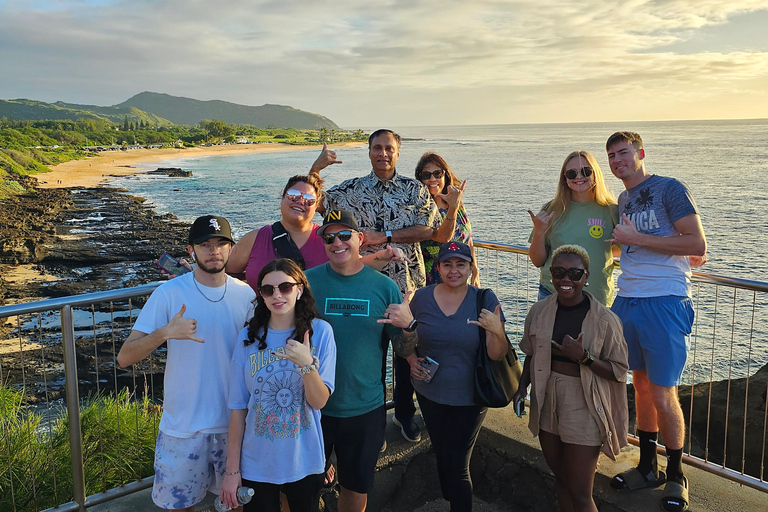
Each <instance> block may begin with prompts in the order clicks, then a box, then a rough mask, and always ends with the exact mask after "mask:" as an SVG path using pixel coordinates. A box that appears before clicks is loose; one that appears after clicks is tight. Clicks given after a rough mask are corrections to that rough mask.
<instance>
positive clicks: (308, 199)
mask: <svg viewBox="0 0 768 512" xmlns="http://www.w3.org/2000/svg"><path fill="white" fill-rule="evenodd" d="M285 197H287V198H288V200H289V201H290V202H292V203H298V202H299V201H304V204H305V205H307V206H314V204H315V203H316V202H317V198H316V197H315V196H313V195H312V194H302V193H301V192H299V191H298V190H295V189H291V190H289V191H288V192H286V193H285Z"/></svg>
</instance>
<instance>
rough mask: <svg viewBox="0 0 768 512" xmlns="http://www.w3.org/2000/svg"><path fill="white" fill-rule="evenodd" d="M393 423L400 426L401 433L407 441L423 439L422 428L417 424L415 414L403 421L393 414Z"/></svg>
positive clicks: (415, 441) (416, 441)
mask: <svg viewBox="0 0 768 512" xmlns="http://www.w3.org/2000/svg"><path fill="white" fill-rule="evenodd" d="M392 423H394V424H395V425H397V426H398V427H400V433H401V434H403V437H404V438H405V440H406V441H410V442H411V443H418V442H419V441H421V429H420V428H419V426H418V425H417V424H416V420H414V419H413V416H411V417H410V418H408V419H407V420H405V421H402V422H401V421H400V420H398V419H397V417H394V416H393V417H392Z"/></svg>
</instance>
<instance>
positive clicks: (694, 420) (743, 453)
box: [474, 241, 768, 492]
mask: <svg viewBox="0 0 768 512" xmlns="http://www.w3.org/2000/svg"><path fill="white" fill-rule="evenodd" d="M474 245H475V248H476V252H477V256H478V264H479V265H480V267H481V275H482V279H483V286H489V287H491V288H494V290H496V292H497V295H498V296H499V300H500V301H501V303H502V308H503V310H504V312H505V316H506V320H507V323H506V328H507V332H508V333H509V335H510V338H511V339H512V340H513V341H514V342H519V340H520V338H521V337H522V333H523V326H524V321H525V316H526V314H527V312H528V309H529V308H530V306H531V304H533V302H535V301H536V300H537V289H538V285H539V271H538V269H537V268H535V267H534V266H533V265H532V264H531V263H530V260H529V259H528V258H527V253H528V248H527V247H524V246H514V245H505V244H497V243H491V242H483V241H475V242H474ZM692 280H693V290H692V296H693V297H692V298H693V303H694V310H695V313H696V317H695V322H694V326H693V331H692V333H691V336H690V338H689V345H690V351H689V356H688V362H687V364H686V368H685V370H684V372H683V378H682V384H681V385H680V387H679V394H680V402H681V405H682V408H683V413H684V415H685V420H686V444H685V454H686V456H685V461H686V462H687V463H688V464H691V465H693V466H696V467H699V468H702V469H705V470H707V471H710V472H714V473H717V474H719V475H721V476H723V477H725V478H729V479H731V480H736V481H738V482H740V483H744V484H746V485H749V486H751V487H755V488H757V489H760V490H763V491H766V492H768V481H766V475H765V461H766V458H768V450H767V449H766V448H767V447H766V439H767V438H768V435H767V433H768V414H766V411H767V410H768V343H766V340H765V339H764V338H763V336H761V335H762V331H761V330H759V326H761V325H766V324H768V283H767V282H763V281H752V280H746V279H735V278H731V277H726V276H717V275H711V274H705V273H699V272H694V273H693V278H692ZM587 290H588V289H587ZM756 328H757V330H756ZM521 357H524V354H521ZM630 377H631V375H630ZM632 398H633V396H632V394H630V432H633V431H634V425H633V424H634V401H633V399H632ZM630 442H633V443H634V444H636V438H635V437H634V436H630ZM660 452H662V453H663V448H660Z"/></svg>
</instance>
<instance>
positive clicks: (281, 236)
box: [272, 221, 306, 270]
mask: <svg viewBox="0 0 768 512" xmlns="http://www.w3.org/2000/svg"><path fill="white" fill-rule="evenodd" d="M272 246H273V247H274V248H275V257H276V258H288V259H292V260H293V261H295V262H296V263H297V264H298V265H299V266H300V267H301V270H304V269H305V267H306V264H305V263H304V256H302V255H301V251H300V250H299V248H298V247H297V246H296V242H294V241H293V239H292V238H291V235H289V234H288V232H287V231H286V230H285V228H284V227H283V225H282V224H281V223H280V222H279V221H278V222H275V223H274V224H272Z"/></svg>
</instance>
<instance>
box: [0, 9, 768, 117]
mask: <svg viewBox="0 0 768 512" xmlns="http://www.w3.org/2000/svg"><path fill="white" fill-rule="evenodd" d="M142 91H153V92H160V93H167V94H171V95H174V96H184V97H189V98H195V99H200V100H213V99H220V100H225V101H231V102H234V103H240V104H245V105H262V104H265V103H272V104H280V105H290V106H292V107H294V108H298V109H301V110H306V111H310V112H314V113H318V114H322V115H324V116H326V117H328V118H330V119H332V120H333V121H335V122H336V123H337V124H338V125H340V126H342V127H372V126H373V127H376V126H432V125H466V124H516V123H570V122H596V121H643V120H666V119H726V118H731V119H740V118H768V0H656V1H647V0H628V1H623V0H614V1H606V0H582V1H571V0H557V1H555V0H369V1H360V0H350V1H347V0H334V1H327V0H242V1H232V0H219V1H211V0H130V1H124V0H0V98H1V99H17V98H29V99H34V100H40V101H48V102H54V101H65V102H68V103H82V104H93V105H114V104H118V103H121V102H123V101H125V100H127V99H128V98H130V97H131V96H133V95H135V94H138V93H140V92H142Z"/></svg>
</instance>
